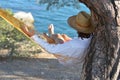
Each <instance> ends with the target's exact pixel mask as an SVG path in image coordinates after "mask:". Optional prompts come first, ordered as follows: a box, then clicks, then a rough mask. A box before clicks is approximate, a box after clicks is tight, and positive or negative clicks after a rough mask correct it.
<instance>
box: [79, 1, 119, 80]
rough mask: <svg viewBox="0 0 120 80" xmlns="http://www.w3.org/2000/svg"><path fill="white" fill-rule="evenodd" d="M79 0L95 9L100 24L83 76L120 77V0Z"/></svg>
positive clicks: (96, 79)
mask: <svg viewBox="0 0 120 80" xmlns="http://www.w3.org/2000/svg"><path fill="white" fill-rule="evenodd" d="M79 1H80V2H83V3H84V4H85V5H86V6H87V7H88V8H89V9H90V10H91V15H92V22H93V24H94V26H95V27H96V30H95V32H94V36H93V39H92V41H91V44H90V47H89V51H88V54H87V55H86V59H85V62H84V65H83V71H82V75H81V80H117V78H118V75H119V72H120V1H119V0H79Z"/></svg>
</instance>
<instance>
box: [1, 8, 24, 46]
mask: <svg viewBox="0 0 120 80" xmlns="http://www.w3.org/2000/svg"><path fill="white" fill-rule="evenodd" d="M7 11H8V12H9V13H10V14H11V15H13V13H12V11H11V10H7ZM25 39H26V37H25V36H24V35H23V34H22V33H20V32H19V31H18V30H16V29H15V28H14V27H12V26H11V25H10V24H9V23H7V22H6V21H5V20H3V19H2V18H0V48H10V47H11V45H13V44H14V43H15V42H19V41H23V40H25Z"/></svg>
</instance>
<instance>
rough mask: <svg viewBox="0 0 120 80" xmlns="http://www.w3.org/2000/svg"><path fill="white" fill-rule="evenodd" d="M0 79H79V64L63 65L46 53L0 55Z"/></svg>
mask: <svg viewBox="0 0 120 80" xmlns="http://www.w3.org/2000/svg"><path fill="white" fill-rule="evenodd" d="M0 80H80V65H79V66H78V67H73V66H69V67H65V66H63V65H61V64H59V62H58V61H57V59H56V58H55V57H54V56H53V55H50V54H47V53H40V54H37V55H35V56H33V57H12V58H10V57H8V58H7V57H0Z"/></svg>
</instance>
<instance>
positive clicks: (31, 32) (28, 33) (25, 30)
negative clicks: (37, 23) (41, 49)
mask: <svg viewBox="0 0 120 80" xmlns="http://www.w3.org/2000/svg"><path fill="white" fill-rule="evenodd" d="M21 30H22V31H23V32H24V33H25V34H27V35H28V36H29V37H31V36H33V35H34V34H35V30H33V29H31V30H29V29H28V28H27V26H25V25H24V26H23V27H21Z"/></svg>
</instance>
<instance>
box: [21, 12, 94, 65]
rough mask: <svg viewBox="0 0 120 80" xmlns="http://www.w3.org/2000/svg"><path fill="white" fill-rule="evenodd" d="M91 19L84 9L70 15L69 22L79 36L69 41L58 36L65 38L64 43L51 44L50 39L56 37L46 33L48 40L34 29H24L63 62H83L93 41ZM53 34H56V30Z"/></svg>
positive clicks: (65, 63)
mask: <svg viewBox="0 0 120 80" xmlns="http://www.w3.org/2000/svg"><path fill="white" fill-rule="evenodd" d="M90 19H91V16H90V15H89V14H88V13H86V12H84V11H82V12H79V13H78V14H77V15H74V16H71V17H69V18H68V24H69V25H70V26H71V27H72V28H74V29H75V30H77V33H78V37H76V38H73V39H71V38H69V40H68V41H64V39H62V38H63V37H62V38H60V37H58V38H59V39H61V40H63V42H62V43H58V44H50V43H49V40H51V39H52V40H53V39H54V38H50V37H49V36H47V35H45V37H46V36H47V37H46V39H47V42H46V41H45V40H43V39H41V38H39V37H38V36H37V35H36V34H35V33H34V30H27V29H26V28H24V27H23V28H22V30H23V31H24V32H25V33H26V34H27V35H28V36H29V37H31V38H32V39H33V40H34V41H35V42H36V43H38V44H39V45H40V46H41V47H43V48H44V49H45V50H46V51H48V52H49V53H51V54H53V55H54V56H56V58H57V59H58V61H59V62H60V63H61V64H63V65H72V64H76V63H78V62H82V61H83V60H84V57H85V55H86V51H87V48H88V46H89V43H90V41H91V38H92V33H93V31H94V27H93V25H92V23H91V22H90ZM50 29H51V28H50ZM51 31H53V30H51ZM51 31H50V32H51ZM50 34H51V33H50ZM52 34H54V32H53V33H52ZM58 42H59V41H58Z"/></svg>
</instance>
